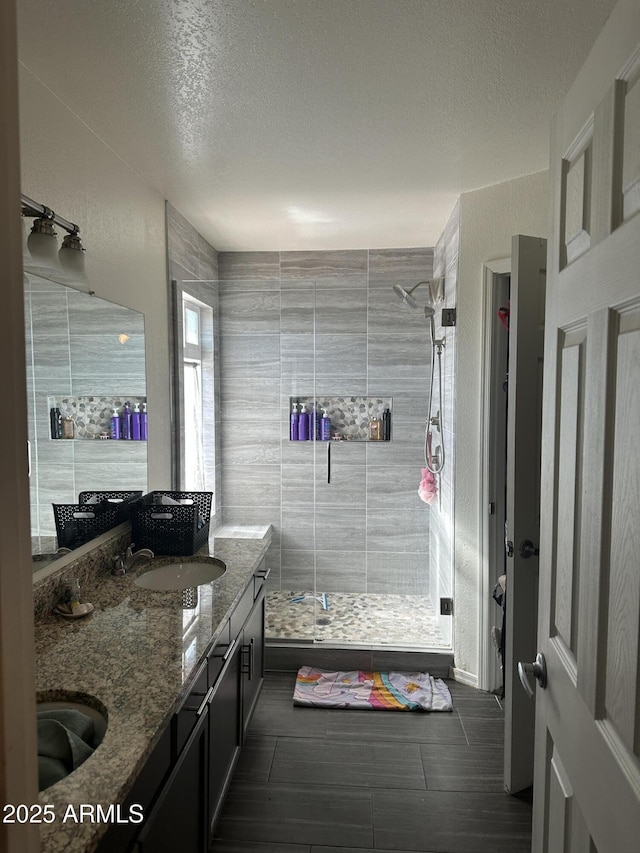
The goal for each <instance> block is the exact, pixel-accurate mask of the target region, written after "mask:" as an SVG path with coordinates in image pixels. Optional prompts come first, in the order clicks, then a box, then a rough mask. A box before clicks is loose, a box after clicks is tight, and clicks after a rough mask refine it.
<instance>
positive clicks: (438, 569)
mask: <svg viewBox="0 0 640 853" xmlns="http://www.w3.org/2000/svg"><path fill="white" fill-rule="evenodd" d="M459 241H460V203H459V202H457V203H456V206H455V208H454V210H453V213H452V214H451V216H450V218H449V221H448V222H447V225H446V227H445V229H444V231H443V233H442V236H441V237H440V239H439V240H438V242H437V244H436V247H435V251H434V259H433V274H434V276H445V300H444V305H445V307H447V308H454V307H455V306H456V303H457V285H458V245H459ZM441 316H442V315H441V312H440V310H438V311H436V316H435V319H436V321H437V322H436V338H443V337H444V339H445V342H446V343H445V347H444V350H443V353H442V372H443V400H442V401H440V402H438V399H437V396H436V398H435V401H436V402H435V405H436V407H437V408H440V410H441V417H442V420H443V432H442V442H443V445H444V451H445V458H446V462H445V466H444V468H443V470H442V473H441V475H440V478H439V483H438V485H439V500H438V503H437V504H435V505H434V507H433V512H431V514H430V516H429V592H430V595H431V600H432V601H433V602H434V604H435V608H436V613H438V620H439V625H440V630H441V631H442V635H443V637H444V638H445V640H446V642H448V643H451V641H452V630H451V625H452V622H451V617H450V616H440V615H439V613H440V611H439V608H438V606H437V603H438V600H439V599H440V598H449V597H453V530H454V527H453V519H454V515H453V506H454V503H453V497H454V494H453V483H454V468H455V459H454V452H455V428H456V416H455V390H456V388H455V383H456V334H455V330H454V329H443V328H442V326H441V325H440V319H441ZM435 387H436V388H437V386H435Z"/></svg>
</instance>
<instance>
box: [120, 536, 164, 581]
mask: <svg viewBox="0 0 640 853" xmlns="http://www.w3.org/2000/svg"><path fill="white" fill-rule="evenodd" d="M133 547H134V546H133V542H132V543H131V545H129V547H128V548H127V550H126V553H124V554H118V556H117V557H114V558H113V568H112V569H111V574H112V575H126V573H127V572H128V571H129V569H130V568H131V566H133V564H134V563H136V562H137V561H138V559H139V558H141V557H147V558H149V559H151V558H153V557H155V554H154V553H153V551H150V550H149V549H148V548H140V550H139V551H135V552H134V550H133Z"/></svg>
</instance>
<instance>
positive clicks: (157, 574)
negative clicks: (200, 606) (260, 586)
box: [134, 557, 227, 590]
mask: <svg viewBox="0 0 640 853" xmlns="http://www.w3.org/2000/svg"><path fill="white" fill-rule="evenodd" d="M226 570H227V567H226V565H225V563H223V562H222V560H219V559H218V558H217V557H210V558H209V559H208V560H206V561H197V560H189V559H185V560H182V561H177V562H175V561H174V562H172V563H165V564H164V565H162V566H157V568H155V569H151V570H150V571H148V572H145V573H144V574H142V575H140V576H139V577H137V578H136V579H135V581H134V583H135V584H137V585H138V586H141V587H144V589H155V590H181V589H189V588H190V587H194V586H200V584H203V583H210V581H215V580H217V579H218V578H219V577H222V575H223V574H224V573H225V572H226Z"/></svg>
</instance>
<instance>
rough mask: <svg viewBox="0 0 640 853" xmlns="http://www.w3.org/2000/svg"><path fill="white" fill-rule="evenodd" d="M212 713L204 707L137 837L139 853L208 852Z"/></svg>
mask: <svg viewBox="0 0 640 853" xmlns="http://www.w3.org/2000/svg"><path fill="white" fill-rule="evenodd" d="M208 747H209V712H208V709H207V708H206V707H205V708H203V710H202V711H201V713H200V716H199V718H198V720H197V722H196V724H195V726H194V728H193V730H192V732H191V734H190V735H189V737H188V739H187V741H186V743H185V746H184V749H183V750H182V752H181V754H180V756H179V758H178V760H177V761H176V763H175V766H174V768H173V770H172V771H171V774H170V775H169V778H168V779H167V781H166V783H165V784H164V786H163V787H162V791H161V792H160V795H159V796H158V798H157V800H156V802H155V805H154V806H153V808H152V810H151V812H150V813H149V814H148V815H147V816H146V819H145V822H144V826H143V828H142V830H141V831H140V834H139V835H138V839H137V848H136V849H137V851H138V853H176V851H185V853H207V850H208V848H209V827H208V824H207V809H206V790H207V775H208V767H209V749H208Z"/></svg>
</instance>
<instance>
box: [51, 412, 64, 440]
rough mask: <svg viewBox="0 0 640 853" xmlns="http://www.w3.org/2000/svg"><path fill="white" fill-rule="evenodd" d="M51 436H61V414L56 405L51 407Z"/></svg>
mask: <svg viewBox="0 0 640 853" xmlns="http://www.w3.org/2000/svg"><path fill="white" fill-rule="evenodd" d="M50 416H51V438H62V415H61V414H60V409H59V408H58V407H57V406H56V407H55V408H54V409H51V412H50Z"/></svg>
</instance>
